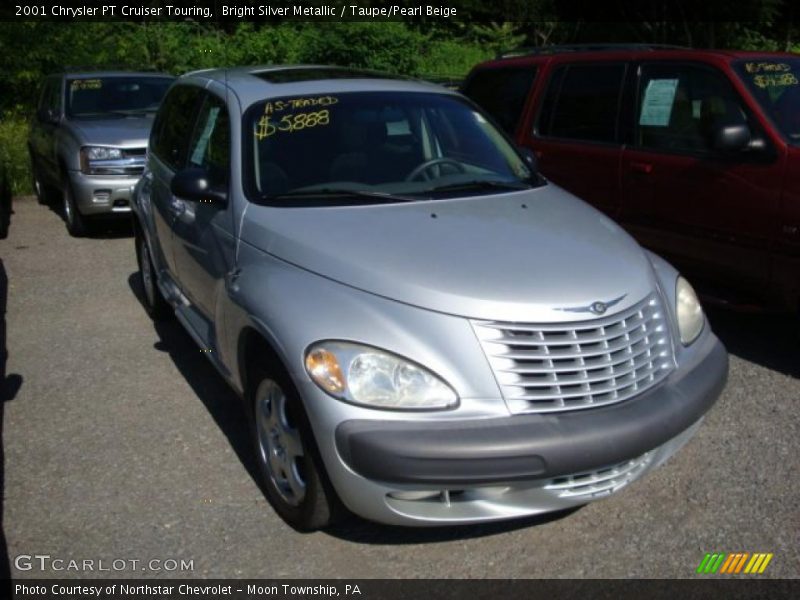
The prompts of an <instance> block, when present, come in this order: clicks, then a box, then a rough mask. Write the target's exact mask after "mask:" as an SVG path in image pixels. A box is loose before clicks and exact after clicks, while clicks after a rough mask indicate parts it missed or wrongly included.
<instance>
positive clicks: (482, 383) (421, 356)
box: [219, 243, 508, 420]
mask: <svg viewBox="0 0 800 600" xmlns="http://www.w3.org/2000/svg"><path fill="white" fill-rule="evenodd" d="M224 302H225V307H224V313H225V314H224V317H223V318H224V322H225V323H226V329H227V332H226V333H227V335H226V336H225V337H224V343H225V345H226V347H225V350H224V352H225V355H226V356H227V357H229V362H231V363H232V364H230V370H231V373H232V375H233V378H234V379H235V382H234V383H235V386H236V387H237V389H238V391H240V392H242V391H243V388H244V384H243V368H242V367H243V365H242V364H240V362H241V357H240V356H239V353H238V346H239V340H240V338H241V336H242V335H243V333H244V332H245V331H246V330H247V329H248V328H252V329H255V330H256V331H258V332H259V333H260V334H261V335H262V336H263V337H264V338H265V339H266V340H267V341H268V342H269V343H270V344H271V346H272V349H273V350H274V351H275V352H276V353H277V354H278V356H279V358H280V359H281V360H282V362H283V364H284V366H285V367H286V370H287V371H288V373H289V375H290V376H291V377H292V379H293V381H294V383H295V385H296V387H297V389H298V390H299V391H300V392H301V396H303V398H304V402H306V401H308V398H309V397H317V396H318V395H317V394H303V390H304V389H305V388H307V387H308V386H312V387H313V386H314V384H313V383H312V382H311V380H310V379H309V377H308V375H307V374H306V372H305V368H304V366H303V365H304V359H305V352H306V349H307V348H308V347H309V346H310V345H311V344H313V343H315V342H318V341H320V340H328V339H336V340H346V341H351V342H355V343H361V344H365V345H369V346H374V347H378V348H382V349H385V350H388V351H390V352H393V353H395V354H397V355H400V356H404V357H406V358H408V359H410V360H412V361H414V362H416V363H418V364H421V365H423V366H425V367H426V368H428V369H429V370H431V371H432V372H434V373H436V374H437V375H438V376H439V377H441V378H442V379H443V380H444V381H446V382H447V383H448V384H449V385H450V386H451V387H452V388H453V389H454V390H455V391H456V393H457V394H458V396H459V398H460V406H459V408H458V409H457V411H455V412H456V413H457V414H458V416H459V417H460V418H465V417H469V416H476V417H477V416H492V415H493V416H498V415H507V414H508V412H507V409H506V407H505V403H504V402H503V400H502V397H501V394H500V390H499V388H498V386H497V383H496V381H495V379H494V376H493V374H492V372H491V369H490V367H489V364H488V362H487V360H486V358H485V355H484V353H483V350H482V348H481V346H480V344H479V342H478V340H477V338H476V336H475V333H474V332H473V330H472V327H471V325H470V323H469V321H468V320H467V319H464V318H462V317H457V316H452V315H445V314H442V313H436V312H433V311H429V310H424V309H421V308H417V307H413V306H409V305H405V304H401V303H399V302H395V301H392V300H389V299H386V298H382V297H379V296H375V295H373V294H370V293H367V292H364V291H361V290H357V289H354V288H351V287H349V286H346V285H343V284H340V283H337V282H334V281H332V280H329V279H327V278H325V277H322V276H320V275H317V274H314V273H311V272H309V271H306V270H304V269H301V268H299V267H296V266H294V265H291V264H289V263H286V262H284V261H282V260H280V259H277V258H275V257H274V256H271V255H269V254H267V253H265V252H263V251H261V250H257V249H255V248H254V247H252V246H250V245H248V244H244V243H243V244H241V245H240V254H239V263H238V276H237V277H236V279H235V281H234V282H232V283H231V284H230V285H229V288H228V294H226V298H225V299H224ZM219 339H220V340H222V339H223V338H219ZM334 404H342V403H339V402H334ZM312 409H313V407H312ZM348 410H349V414H350V415H351V416H352V411H353V410H356V411H358V410H362V411H363V412H364V415H365V416H366V415H370V416H371V417H372V418H375V416H376V414H379V415H386V414H387V413H386V411H376V410H374V409H366V408H364V409H360V408H356V407H353V406H349V409H348ZM309 412H310V413H311V412H313V410H310V411H309ZM399 414H401V415H402V413H399ZM448 414H452V412H451V413H448V411H444V412H440V413H431V415H434V416H433V417H432V418H439V417H441V418H447V417H448ZM389 418H391V417H389ZM312 420H313V419H312Z"/></svg>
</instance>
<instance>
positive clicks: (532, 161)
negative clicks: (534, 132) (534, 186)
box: [519, 146, 539, 173]
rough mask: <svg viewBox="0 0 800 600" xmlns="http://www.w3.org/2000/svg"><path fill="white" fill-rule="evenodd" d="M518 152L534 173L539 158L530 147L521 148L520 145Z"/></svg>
mask: <svg viewBox="0 0 800 600" xmlns="http://www.w3.org/2000/svg"><path fill="white" fill-rule="evenodd" d="M519 153H520V154H521V155H522V158H523V160H525V164H526V165H528V168H529V169H530V170H531V171H533V172H534V173H538V172H539V159H538V158H536V154H534V152H533V150H531V149H530V148H523V147H521V146H520V148H519Z"/></svg>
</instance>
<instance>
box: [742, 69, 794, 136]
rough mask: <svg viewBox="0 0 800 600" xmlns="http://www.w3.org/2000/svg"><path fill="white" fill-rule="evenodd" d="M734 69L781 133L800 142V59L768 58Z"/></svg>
mask: <svg viewBox="0 0 800 600" xmlns="http://www.w3.org/2000/svg"><path fill="white" fill-rule="evenodd" d="M735 67H736V71H737V72H738V74H739V77H741V78H742V80H744V82H745V83H746V84H747V87H749V88H750V91H751V92H752V94H753V96H754V97H755V99H756V100H757V101H758V103H759V104H761V106H762V107H763V109H764V111H765V112H766V113H767V114H768V115H769V116H770V117H771V118H772V120H773V121H774V122H775V124H776V125H777V126H778V128H779V129H780V130H781V133H783V135H785V136H786V137H787V138H788V140H789V141H790V142H792V143H793V144H797V143H800V59H796V58H782V57H781V58H774V57H765V58H758V59H753V60H746V61H741V62H739V63H737V64H736V65H735Z"/></svg>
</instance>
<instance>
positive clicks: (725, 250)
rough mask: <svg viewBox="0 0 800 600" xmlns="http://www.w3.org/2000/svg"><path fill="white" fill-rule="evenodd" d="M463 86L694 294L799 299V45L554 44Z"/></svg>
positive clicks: (770, 303)
mask: <svg viewBox="0 0 800 600" xmlns="http://www.w3.org/2000/svg"><path fill="white" fill-rule="evenodd" d="M463 92H464V93H465V94H466V95H467V96H469V97H470V98H472V100H474V101H475V102H476V103H477V104H479V105H481V106H482V107H483V108H484V109H485V110H487V111H488V112H489V113H490V114H491V115H492V116H494V118H495V120H496V121H497V123H498V124H499V125H500V126H501V127H503V128H504V129H505V130H506V131H507V132H508V133H509V135H511V136H512V137H513V138H514V139H515V140H516V141H517V143H518V144H519V145H520V146H523V147H527V148H530V149H532V150H533V151H534V153H535V154H536V156H537V157H538V159H539V167H540V169H541V171H542V173H543V174H544V175H545V176H546V177H548V178H549V179H550V180H551V181H552V182H554V183H556V184H557V185H560V186H562V187H564V188H566V189H567V190H569V191H571V192H573V193H574V194H576V195H577V196H579V197H581V198H583V199H585V200H586V201H588V202H590V203H591V204H593V205H594V206H596V207H597V208H598V209H600V210H602V211H603V212H605V213H606V214H608V215H609V216H610V217H612V218H613V219H615V220H617V221H619V222H620V223H621V224H622V225H623V226H624V227H626V228H627V230H628V231H630V232H631V233H632V234H633V235H634V236H635V237H636V238H637V239H638V240H639V242H641V243H642V244H643V245H645V246H647V247H648V248H650V249H652V250H653V251H655V252H656V253H658V254H661V255H663V256H665V257H666V258H668V259H670V260H671V261H672V262H673V263H675V265H676V266H677V267H678V268H680V269H681V271H683V272H685V273H687V274H688V275H689V277H690V278H691V279H692V281H693V282H697V283H698V284H699V285H698V287H699V288H700V289H701V290H702V291H703V292H705V295H706V297H707V298H711V299H717V300H721V301H724V302H726V303H731V304H735V305H737V306H740V307H743V306H758V307H761V308H771V309H779V310H791V311H796V310H797V309H798V308H800V269H798V263H800V56H798V55H795V54H785V53H766V52H735V51H724V50H694V49H681V48H674V47H663V46H614V47H602V46H591V47H581V46H568V47H553V48H546V49H541V50H532V51H520V52H518V53H514V54H513V55H507V56H503V57H500V58H498V59H496V60H492V61H489V62H486V63H482V64H480V65H478V66H477V67H475V68H474V69H473V70H472V72H471V73H470V74H469V76H468V77H467V79H466V81H465V83H464V88H463Z"/></svg>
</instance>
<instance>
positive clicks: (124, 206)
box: [69, 171, 141, 216]
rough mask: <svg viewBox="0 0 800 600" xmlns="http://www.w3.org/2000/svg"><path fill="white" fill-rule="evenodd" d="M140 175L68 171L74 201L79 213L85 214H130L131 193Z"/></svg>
mask: <svg viewBox="0 0 800 600" xmlns="http://www.w3.org/2000/svg"><path fill="white" fill-rule="evenodd" d="M140 177H141V176H140V175H134V176H130V175H124V176H116V175H86V174H84V173H81V172H80V171H70V173H69V180H70V183H71V185H72V193H73V196H74V198H75V203H76V204H77V206H78V210H79V211H80V213H81V214H82V215H87V216H91V215H127V214H130V212H131V204H130V202H131V193H132V191H133V186H135V185H136V183H137V182H138V181H139V178H140Z"/></svg>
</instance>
